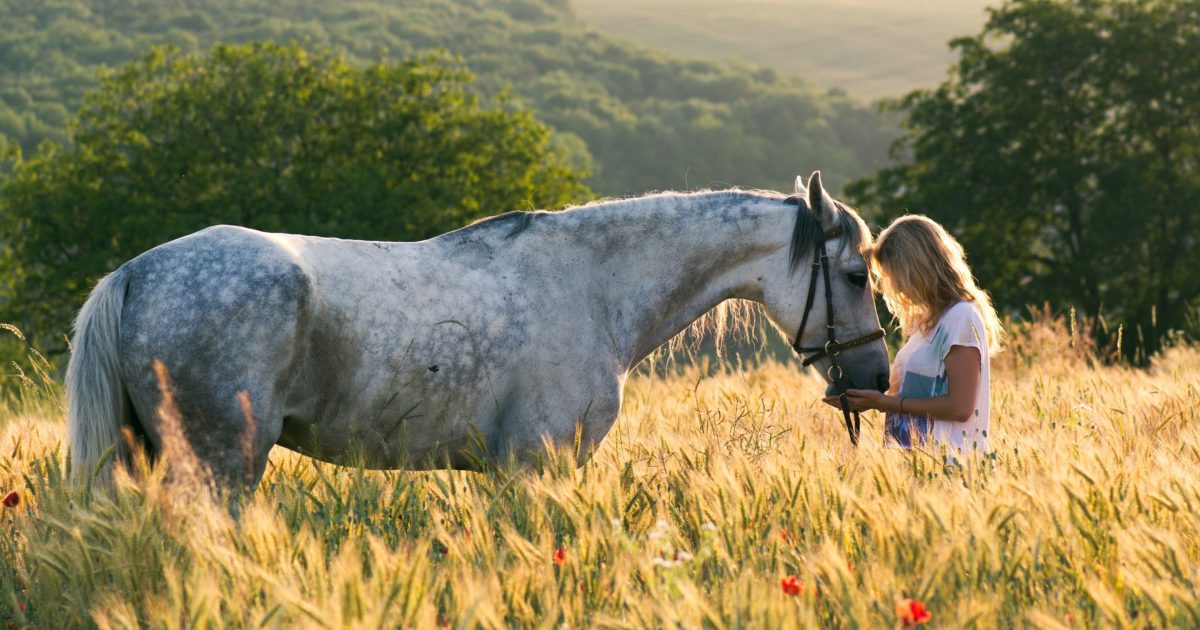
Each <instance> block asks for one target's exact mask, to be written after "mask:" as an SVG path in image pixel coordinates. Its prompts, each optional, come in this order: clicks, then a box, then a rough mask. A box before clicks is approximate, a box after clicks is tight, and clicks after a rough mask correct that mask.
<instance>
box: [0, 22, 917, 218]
mask: <svg viewBox="0 0 1200 630" xmlns="http://www.w3.org/2000/svg"><path fill="white" fill-rule="evenodd" d="M262 40H274V41H281V42H282V41H302V42H305V43H306V44H307V45H311V46H326V47H331V48H336V49H338V50H344V51H346V53H347V59H348V60H349V61H350V63H352V64H353V65H364V64H366V63H368V62H372V61H375V60H378V59H380V58H406V57H408V56H411V55H413V54H415V53H420V52H422V51H429V50H432V49H444V50H448V51H450V52H451V53H453V54H455V55H460V56H462V57H463V59H464V60H465V61H466V63H467V66H468V67H469V68H470V69H471V70H472V71H473V72H475V73H476V74H477V75H478V77H479V80H478V81H477V82H476V83H475V84H474V87H475V89H476V90H477V91H479V92H481V93H483V94H484V95H492V94H495V93H497V92H498V91H500V90H502V89H503V88H504V86H511V89H512V90H513V91H514V92H515V93H517V94H519V95H520V96H522V97H523V98H525V99H527V100H528V101H529V102H530V103H531V105H533V106H534V108H535V109H536V111H537V112H538V116H539V118H540V119H542V120H543V121H545V122H547V123H549V124H551V125H553V126H554V127H555V128H556V129H557V130H558V131H560V132H561V134H560V135H559V137H558V141H559V142H560V143H563V144H564V145H565V146H573V147H576V151H575V155H576V156H577V157H578V159H579V160H581V161H582V162H583V163H587V160H588V157H587V156H588V151H590V155H591V156H592V158H594V168H593V175H592V176H591V177H590V178H589V179H588V184H589V185H590V186H591V187H592V188H593V189H595V190H597V191H598V192H600V193H602V194H606V195H624V194H638V193H642V192H644V191H646V190H650V189H662V188H680V187H701V186H720V185H722V184H736V185H741V186H762V187H769V188H780V187H782V186H786V185H788V183H789V182H790V181H791V180H792V178H794V177H795V174H796V173H797V172H799V171H801V170H805V169H807V170H812V169H814V168H822V169H824V170H825V172H827V173H828V174H829V175H830V176H831V180H830V182H828V183H829V184H830V185H832V186H834V187H838V186H840V185H841V183H842V181H843V180H844V178H845V177H857V176H862V175H866V174H867V173H870V172H872V171H874V170H875V169H876V168H878V167H880V166H882V165H883V162H884V160H885V158H886V152H887V147H888V145H889V144H890V143H891V141H892V139H893V138H894V137H895V132H894V129H895V125H894V123H893V122H892V121H890V119H887V118H886V117H884V116H881V115H879V114H878V113H877V112H875V111H874V110H873V109H871V108H868V107H866V106H864V105H862V104H860V103H858V102H856V101H855V100H853V99H852V98H850V97H848V96H847V95H846V94H844V93H840V92H831V93H828V94H821V93H819V92H817V91H816V90H815V89H814V88H812V87H811V86H808V85H806V84H803V83H801V82H799V81H796V80H792V79H787V78H783V77H780V76H778V75H777V74H776V73H774V72H772V71H769V70H764V69H762V68H756V67H752V66H746V65H736V64H721V63H712V62H704V61H692V60H685V59H679V58H675V57H669V56H665V55H662V54H658V53H655V52H652V51H648V50H645V49H643V48H639V47H637V46H634V45H632V44H629V43H626V42H624V41H622V40H618V39H615V38H612V37H608V36H605V35H603V34H600V33H597V32H595V31H593V30H590V29H588V28H587V27H586V26H584V25H583V24H582V23H581V22H580V21H579V20H578V19H577V18H576V17H575V15H574V13H573V12H572V11H571V10H570V8H569V7H568V3H567V2H566V0H406V1H405V2H396V1H395V0H357V1H356V2H326V1H321V0H191V1H189V2H181V1H179V0H170V1H162V2H153V3H147V2H142V1H140V0H106V1H105V2H97V1H95V0H44V1H41V2H9V3H0V134H5V135H8V136H10V137H12V138H14V139H15V140H17V141H18V142H20V143H21V144H22V146H23V147H24V148H25V150H26V152H27V153H29V152H31V151H32V150H33V148H34V147H35V146H36V144H37V143H38V142H40V141H41V140H42V139H47V138H49V139H52V140H56V141H58V142H59V143H60V144H61V143H66V142H67V141H68V140H69V138H68V137H67V134H66V131H65V124H66V121H67V120H68V119H69V117H70V116H69V113H70V112H74V111H75V110H76V108H77V107H78V106H79V104H80V103H81V102H82V95H83V94H84V92H85V91H86V90H88V89H91V87H92V86H94V84H95V82H94V79H93V75H94V74H95V72H96V70H97V69H98V68H100V67H103V66H108V67H117V66H120V65H122V64H124V63H127V62H128V61H130V60H132V59H133V58H135V57H136V56H137V55H138V54H140V52H141V51H143V50H144V49H145V48H146V47H147V46H149V45H150V44H159V43H167V44H174V45H178V46H180V47H181V48H182V49H184V50H188V51H199V50H207V49H208V48H209V47H211V46H213V45H215V44H218V43H237V42H250V41H262ZM584 145H586V148H587V150H583V146H584Z"/></svg>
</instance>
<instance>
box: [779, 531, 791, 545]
mask: <svg viewBox="0 0 1200 630" xmlns="http://www.w3.org/2000/svg"><path fill="white" fill-rule="evenodd" d="M779 538H780V539H781V540H783V542H790V541H791V539H792V537H791V536H788V533H787V532H785V531H783V530H782V529H781V530H779Z"/></svg>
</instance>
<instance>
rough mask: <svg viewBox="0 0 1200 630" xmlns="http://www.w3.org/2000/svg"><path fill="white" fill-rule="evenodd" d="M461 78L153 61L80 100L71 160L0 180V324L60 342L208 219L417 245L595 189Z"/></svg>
mask: <svg viewBox="0 0 1200 630" xmlns="http://www.w3.org/2000/svg"><path fill="white" fill-rule="evenodd" d="M470 80H471V77H470V75H469V74H468V73H467V72H466V71H465V70H464V69H463V68H461V67H459V66H457V65H455V64H452V63H449V62H447V61H445V60H443V59H439V58H422V59H416V60H412V61H407V62H404V63H400V64H395V65H388V64H383V63H378V64H374V65H369V66H367V67H362V68H354V67H351V66H350V65H348V64H347V63H345V62H344V61H343V60H342V59H341V58H340V57H338V56H335V55H333V54H331V53H328V52H317V53H313V52H309V51H306V50H304V49H302V48H300V47H298V46H295V45H292V46H281V45H276V44H251V45H243V46H222V47H217V48H216V49H214V50H213V51H212V53H211V54H210V55H207V56H200V55H188V54H184V53H182V52H180V51H179V50H177V49H170V48H158V49H155V50H153V51H152V52H150V53H149V54H147V55H146V56H145V57H143V58H142V59H141V60H139V61H137V62H135V63H132V64H130V65H128V66H126V67H125V68H124V69H122V70H121V71H119V72H116V73H115V74H112V75H111V76H108V77H107V78H106V79H105V80H104V82H103V85H102V87H101V88H100V89H99V90H98V91H97V92H95V93H93V94H92V95H91V96H90V97H89V98H88V99H87V100H86V102H85V104H84V107H83V109H82V110H81V112H80V114H79V118H78V120H77V122H76V123H75V127H74V134H73V135H74V147H73V148H72V149H63V148H61V147H58V146H56V145H53V144H50V145H44V146H43V147H42V148H41V149H40V150H39V151H38V152H37V153H36V154H35V155H33V156H32V157H31V158H29V159H28V160H27V161H24V162H18V163H17V164H16V165H15V167H14V169H13V171H12V173H11V174H10V175H9V176H8V177H7V178H6V179H5V180H4V182H3V183H2V184H0V242H3V244H4V257H3V261H2V262H3V269H2V271H3V282H2V283H0V300H2V303H0V309H2V311H3V312H2V313H0V315H2V317H3V318H4V319H3V320H0V321H16V322H19V323H20V324H21V325H22V326H23V327H25V328H26V329H27V332H28V331H29V329H32V330H33V331H34V332H35V333H37V334H38V336H39V337H41V338H43V339H45V338H60V337H59V335H60V334H61V333H62V332H65V331H66V327H67V325H68V323H69V319H70V317H71V315H72V313H73V312H74V311H75V310H76V309H77V308H78V306H79V305H80V304H81V302H82V299H83V298H84V297H85V294H86V292H87V291H88V289H89V288H90V287H91V285H92V283H93V282H94V281H95V280H96V279H97V277H98V276H100V275H101V274H104V273H106V272H108V271H110V270H112V269H114V268H115V267H117V266H118V265H120V264H121V263H122V262H124V261H125V260H127V259H129V258H131V257H133V256H136V255H137V254H139V253H141V252H143V251H145V250H146V249H149V248H151V247H153V246H155V245H157V244H159V243H162V242H164V241H166V240H169V239H172V238H175V237H178V236H181V235H184V234H187V233H190V232H193V231H195V230H198V229H201V228H203V227H206V226H209V225H213V224H217V223H232V224H237V225H244V226H248V227H253V228H259V229H263V230H272V231H284V232H299V233H310V234H321V235H329V236H339V237H347V238H371V239H386V240H412V239H422V238H427V237H430V236H433V235H436V234H438V233H441V232H444V231H446V230H450V229H453V228H456V227H459V226H461V225H463V224H464V223H466V222H468V221H470V220H472V219H475V218H477V217H479V216H483V215H488V214H495V213H499V212H503V211H507V210H513V209H530V208H556V207H560V206H562V205H563V204H565V203H567V202H570V201H578V200H581V199H583V198H586V197H587V196H588V195H589V193H588V191H587V189H586V188H585V187H584V186H583V184H582V183H581V181H582V178H583V177H584V175H585V174H584V173H582V172H580V171H579V170H577V169H575V168H573V167H571V166H569V165H568V164H567V162H566V160H565V158H564V157H563V156H561V155H559V153H558V152H556V150H554V149H553V148H552V147H553V146H555V145H554V143H552V142H551V138H550V133H549V131H548V130H547V128H546V127H544V126H543V125H542V124H540V123H539V122H538V121H536V120H535V119H534V117H533V115H532V114H531V113H530V112H528V111H526V110H524V109H520V108H517V107H514V106H512V104H511V103H509V102H507V101H504V100H501V102H499V103H498V104H497V105H495V106H485V105H483V104H481V103H480V102H479V101H478V99H477V97H475V96H473V95H472V94H471V93H470V92H468V84H469V82H470Z"/></svg>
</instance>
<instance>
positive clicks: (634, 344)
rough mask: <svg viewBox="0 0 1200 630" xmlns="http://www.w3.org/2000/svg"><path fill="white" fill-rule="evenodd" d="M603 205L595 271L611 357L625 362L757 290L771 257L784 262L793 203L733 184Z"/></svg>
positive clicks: (758, 296) (782, 264)
mask: <svg viewBox="0 0 1200 630" xmlns="http://www.w3.org/2000/svg"><path fill="white" fill-rule="evenodd" d="M623 204H625V205H623V206H621V207H617V208H613V209H611V210H610V211H609V212H608V213H607V214H608V220H605V221H604V225H605V226H609V227H610V228H611V229H610V230H606V232H607V233H606V234H597V239H596V240H595V242H594V245H595V246H596V247H603V248H604V253H605V265H604V267H605V268H604V273H605V274H606V276H607V277H605V278H602V280H603V281H604V282H603V285H604V287H605V289H606V291H607V295H606V296H605V297H604V298H603V299H604V301H605V305H606V307H607V308H606V310H607V313H606V315H607V319H608V324H609V326H610V332H611V333H612V337H613V343H614V345H615V346H616V347H615V350H616V351H617V353H618V357H619V359H620V360H621V361H622V362H624V363H626V364H627V365H628V366H629V367H632V366H634V365H636V364H637V363H639V362H640V361H641V360H642V359H643V358H645V357H646V356H647V355H648V354H650V353H651V352H653V351H654V349H655V348H657V347H659V346H660V345H662V344H663V343H665V342H666V341H668V340H669V339H671V337H673V336H675V335H676V334H678V333H679V332H681V331H682V330H683V329H684V328H686V327H687V326H688V325H690V324H691V323H692V322H694V321H696V320H697V319H699V318H700V317H701V316H702V315H704V314H705V313H706V312H708V311H709V310H711V309H712V308H714V307H715V306H717V305H718V304H720V303H721V302H723V301H725V300H727V299H731V298H743V299H750V300H755V301H761V300H762V276H763V274H764V273H766V272H767V271H769V270H770V267H769V266H768V265H769V264H771V263H774V264H776V265H777V266H780V270H783V269H786V265H787V245H788V243H789V242H790V238H791V232H792V226H793V224H794V222H795V213H796V210H795V209H794V208H792V209H791V210H790V211H789V210H788V209H787V206H786V205H785V204H783V203H781V202H780V200H778V199H771V198H769V197H761V196H757V195H751V194H740V193H723V194H722V193H708V194H693V195H667V196H654V197H646V198H642V199H636V200H630V201H626V202H623Z"/></svg>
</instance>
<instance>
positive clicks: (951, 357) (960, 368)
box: [824, 346, 982, 422]
mask: <svg viewBox="0 0 1200 630" xmlns="http://www.w3.org/2000/svg"><path fill="white" fill-rule="evenodd" d="M981 360H982V359H981V357H980V354H979V349H978V348H972V347H970V346H953V347H951V348H950V352H949V353H948V354H946V395H945V396H935V397H933V398H908V397H903V403H902V402H901V398H902V397H900V396H891V395H888V394H883V393H880V392H877V391H875V390H873V389H848V390H846V396H847V402H848V403H849V404H850V408H851V409H853V410H855V411H862V410H866V409H878V410H879V411H885V412H898V411H902V412H904V413H910V414H913V415H917V416H931V417H933V418H937V419H938V420H951V421H954V422H966V421H967V420H970V419H971V415H972V414H973V413H975V397H976V395H977V394H978V393H979V378H980V377H979V372H980V369H979V364H980V362H981ZM824 400H825V404H827V405H829V406H831V407H836V408H838V409H841V402H840V401H839V400H838V397H837V396H826V397H825V399H824Z"/></svg>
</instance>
